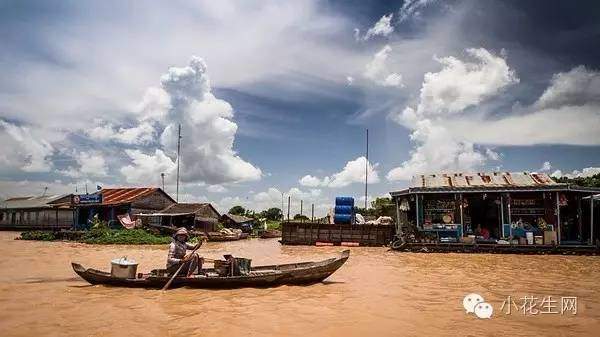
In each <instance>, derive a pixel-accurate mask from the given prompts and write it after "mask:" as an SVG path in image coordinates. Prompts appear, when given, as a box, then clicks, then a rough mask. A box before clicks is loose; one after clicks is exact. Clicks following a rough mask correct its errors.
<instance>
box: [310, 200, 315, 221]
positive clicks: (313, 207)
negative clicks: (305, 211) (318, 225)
mask: <svg viewBox="0 0 600 337" xmlns="http://www.w3.org/2000/svg"><path fill="white" fill-rule="evenodd" d="M310 221H312V222H315V204H310Z"/></svg>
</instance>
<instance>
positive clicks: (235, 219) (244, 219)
mask: <svg viewBox="0 0 600 337" xmlns="http://www.w3.org/2000/svg"><path fill="white" fill-rule="evenodd" d="M223 216H226V217H228V218H229V219H231V220H233V222H235V223H244V222H249V221H254V219H252V218H247V217H245V216H242V215H235V214H223Z"/></svg>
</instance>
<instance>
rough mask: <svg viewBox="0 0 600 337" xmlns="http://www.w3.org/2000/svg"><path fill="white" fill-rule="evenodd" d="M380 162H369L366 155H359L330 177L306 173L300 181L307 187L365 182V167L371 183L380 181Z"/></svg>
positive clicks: (337, 185) (339, 185) (338, 185)
mask: <svg viewBox="0 0 600 337" xmlns="http://www.w3.org/2000/svg"><path fill="white" fill-rule="evenodd" d="M377 166H379V164H377V163H376V164H371V163H370V162H369V163H368V164H367V159H366V158H365V157H358V158H356V159H354V160H351V161H349V162H347V163H346V165H345V166H344V168H343V169H342V170H341V171H340V172H337V173H334V174H332V175H331V176H328V177H323V178H318V177H315V176H312V175H305V176H304V177H302V178H300V180H299V183H300V185H302V186H307V187H320V186H322V187H333V188H338V187H345V186H348V185H350V184H352V183H364V181H365V167H366V168H367V177H368V182H369V183H378V182H379V173H378V172H377Z"/></svg>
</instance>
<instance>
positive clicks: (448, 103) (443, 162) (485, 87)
mask: <svg viewBox="0 0 600 337" xmlns="http://www.w3.org/2000/svg"><path fill="white" fill-rule="evenodd" d="M466 53H467V55H468V56H469V57H470V58H471V60H468V61H467V60H460V59H458V58H456V57H453V56H448V57H443V58H435V59H436V60H437V61H438V62H440V63H441V64H442V69H441V70H440V71H438V72H435V73H434V72H428V73H426V74H425V76H424V79H423V85H422V87H421V92H420V96H419V102H418V104H417V105H416V108H413V107H411V106H407V107H406V108H405V109H404V110H403V111H402V112H401V113H400V114H398V115H396V116H392V117H394V118H395V120H396V121H397V122H399V123H400V124H402V125H404V126H406V127H408V128H410V129H411V130H412V133H411V135H410V138H411V140H412V141H413V142H414V143H415V148H414V150H413V151H411V153H410V158H409V159H408V160H406V161H404V162H403V163H402V165H401V166H399V167H396V168H394V169H392V170H390V171H389V172H388V174H387V179H389V180H410V179H411V178H412V176H414V175H415V174H421V173H431V172H439V171H472V170H475V169H477V168H479V167H481V166H483V164H485V162H486V160H487V159H491V160H499V159H500V155H499V154H498V153H496V152H494V151H493V150H491V149H489V148H488V149H486V150H485V152H483V151H480V150H478V149H477V148H476V147H475V145H474V144H473V142H471V141H469V140H468V139H467V138H466V137H464V136H463V135H461V134H457V133H456V132H454V130H453V128H452V127H449V126H448V123H447V121H446V120H445V118H447V117H448V116H450V115H459V116H460V113H462V112H463V111H464V110H465V109H467V108H469V107H471V106H475V105H478V104H480V103H481V102H483V101H484V100H486V99H489V98H491V97H493V96H495V95H498V94H499V93H501V92H502V91H503V90H504V89H505V88H506V87H507V86H509V85H511V84H515V83H518V81H519V79H518V78H517V77H516V74H515V73H514V71H513V70H512V69H511V68H510V67H509V66H508V64H507V63H506V60H505V59H504V58H503V57H501V56H496V55H494V54H492V53H490V52H489V51H487V50H486V49H483V48H470V49H467V50H466ZM454 119H457V118H456V117H455V118H454Z"/></svg>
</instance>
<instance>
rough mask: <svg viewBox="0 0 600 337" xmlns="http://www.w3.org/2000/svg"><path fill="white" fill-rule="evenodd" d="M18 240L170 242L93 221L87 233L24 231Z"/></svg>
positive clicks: (95, 242)
mask: <svg viewBox="0 0 600 337" xmlns="http://www.w3.org/2000/svg"><path fill="white" fill-rule="evenodd" d="M18 239H19V240H36V241H75V242H83V243H89V244H99V245H113V244H118V245H160V244H168V243H170V242H171V237H170V236H168V235H162V234H154V233H151V232H149V231H147V230H144V229H111V228H110V227H109V226H108V225H107V224H106V223H105V222H102V221H98V220H96V221H94V222H93V224H92V228H91V229H90V230H87V231H64V232H47V231H26V232H22V233H21V236H20V237H19V238H18Z"/></svg>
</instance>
